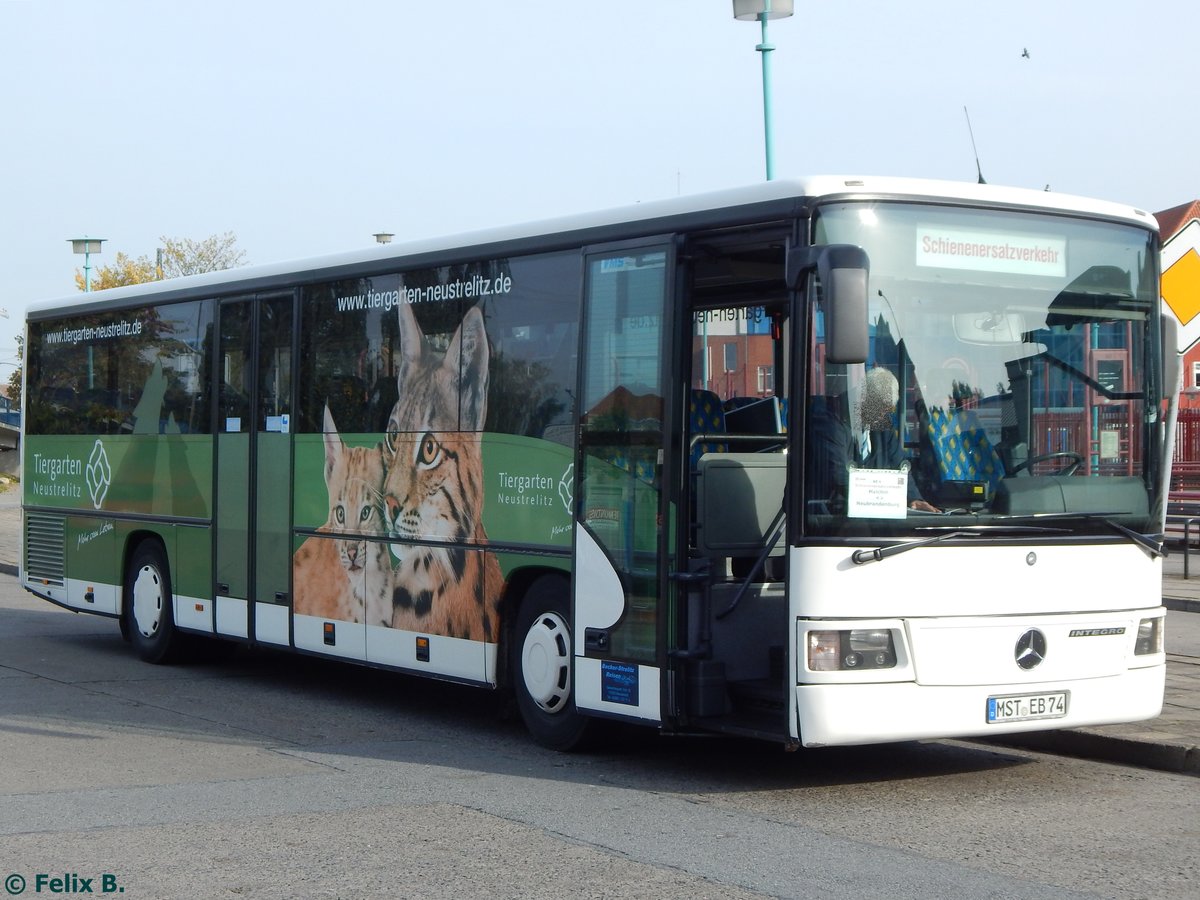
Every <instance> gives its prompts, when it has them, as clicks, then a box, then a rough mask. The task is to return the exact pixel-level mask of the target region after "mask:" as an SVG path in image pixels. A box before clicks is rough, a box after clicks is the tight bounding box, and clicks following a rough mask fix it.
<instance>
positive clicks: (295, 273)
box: [26, 175, 1158, 320]
mask: <svg viewBox="0 0 1200 900" xmlns="http://www.w3.org/2000/svg"><path fill="white" fill-rule="evenodd" d="M830 198H844V199H854V198H864V199H866V198H887V199H905V200H918V201H920V200H925V201H933V200H939V201H950V202H963V203H968V204H976V203H978V204H981V205H994V206H999V207H1009V208H1019V209H1027V210H1032V211H1045V212H1065V213H1068V214H1076V215H1082V216H1088V217H1097V218H1106V219H1113V220H1119V221H1124V222H1126V223H1128V224H1131V225H1138V226H1141V227H1143V228H1147V229H1150V230H1154V231H1157V230H1158V223H1157V221H1156V220H1155V219H1154V217H1153V216H1152V215H1150V214H1149V213H1147V212H1144V211H1142V210H1140V209H1135V208H1133V207H1130V206H1124V205H1121V204H1117V203H1110V202H1107V201H1102V200H1092V199H1088V198H1085V197H1076V196H1072V195H1069V194H1056V193H1052V192H1049V191H1037V190H1030V189H1027V188H1012V187H1002V186H998V185H990V184H975V183H971V182H955V181H935V180H928V179H917V178H895V177H880V176H837V175H820V176H811V177H804V178H793V179H781V180H777V181H767V182H762V183H760V184H754V185H748V186H745V187H739V188H731V189H727V190H722V191H713V192H710V193H704V194H696V195H692V196H685V197H676V198H671V199H667V200H656V201H652V202H647V203H639V204H636V205H633V206H624V207H615V208H611V209H605V210H600V211H595V212H588V213H580V214H575V215H569V216H563V217H560V218H554V219H545V220H541V221H535V222H528V223H524V224H519V225H509V226H502V227H496V228H489V229H484V230H479V231H474V232H466V233H461V234H448V235H442V236H437V237H431V238H423V239H419V240H413V241H406V242H403V243H395V244H384V245H379V246H373V247H369V248H365V249H362V250H352V251H347V252H343V253H339V254H333V255H328V256H320V257H313V258H309V259H302V260H286V261H280V262H275V263H266V264H262V265H253V266H242V267H239V268H234V269H224V270H221V271H217V272H207V273H204V274H201V275H190V276H186V277H181V278H171V279H167V280H165V281H155V282H147V283H144V284H137V285H129V286H126V287H119V288H112V289H109V290H105V291H97V292H95V293H94V294H92V295H90V296H88V297H87V299H86V300H85V299H84V298H83V297H82V296H81V295H80V294H71V295H68V296H66V297H61V298H58V299H56V300H46V301H40V302H37V303H32V304H30V306H29V308H28V311H27V314H26V315H27V318H31V319H35V320H36V319H41V318H47V317H49V315H51V314H52V313H53V314H60V313H62V312H64V311H66V310H72V309H78V310H79V311H81V312H82V311H85V309H86V310H87V311H92V310H97V311H98V310H103V309H106V308H110V307H111V308H117V307H120V306H123V305H125V304H127V303H130V302H135V301H138V300H141V299H143V298H147V299H148V298H151V297H154V296H159V295H162V297H163V299H164V300H166V299H168V298H170V299H176V298H178V299H183V298H185V297H201V296H203V295H205V294H206V293H210V292H211V293H222V294H226V293H229V292H231V291H232V292H241V291H246V292H251V291H256V290H266V289H270V287H271V285H272V283H278V282H280V281H281V280H282V279H284V278H288V277H289V276H290V278H291V279H292V280H295V281H305V282H307V281H319V280H330V279H335V278H338V277H343V273H344V274H345V275H347V276H348V275H350V274H351V271H352V270H360V269H363V268H366V269H370V270H376V269H377V270H378V271H379V272H383V271H387V270H388V268H389V266H388V263H389V262H391V263H393V265H392V267H391V268H395V265H396V264H402V265H403V266H405V267H408V266H413V265H421V264H428V263H427V262H426V260H425V259H424V258H427V257H429V258H431V257H434V256H436V255H438V254H444V253H446V252H448V251H453V250H467V249H474V250H482V249H484V248H489V247H495V248H500V247H514V248H515V247H516V246H517V245H519V244H521V243H523V242H531V243H530V246H529V247H527V248H521V250H522V251H523V252H536V251H537V250H538V249H539V246H538V245H537V244H536V243H533V242H536V241H537V239H538V238H550V237H554V238H555V239H556V240H555V241H553V242H550V241H547V242H543V243H544V244H545V246H544V249H547V250H549V249H555V248H557V247H560V246H569V245H570V244H572V243H575V244H577V243H579V240H580V239H582V240H584V241H585V242H592V243H594V242H599V241H602V240H606V239H609V240H611V239H615V238H616V237H617V235H616V234H610V235H608V236H607V237H606V236H605V234H604V232H606V231H612V229H615V228H617V227H618V226H622V225H637V224H639V223H641V224H644V226H645V227H644V228H635V229H632V230H631V233H630V234H628V235H625V236H629V237H634V236H636V234H654V233H668V232H670V231H672V230H673V227H672V224H671V223H672V221H673V220H688V219H693V220H696V221H698V219H697V217H703V216H704V214H706V213H713V212H716V211H718V210H730V211H736V210H739V209H750V210H761V211H763V212H768V211H770V210H771V209H772V208H773V207H775V208H777V214H779V215H784V214H786V213H787V212H789V211H791V212H799V211H801V210H802V209H803V208H804V207H806V206H808V205H811V204H813V203H815V202H819V201H822V200H827V199H830ZM473 255H476V254H473ZM496 255H502V254H500V253H498V254H496ZM354 274H363V273H362V272H360V271H355V272H354Z"/></svg>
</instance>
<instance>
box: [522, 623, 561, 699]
mask: <svg viewBox="0 0 1200 900" xmlns="http://www.w3.org/2000/svg"><path fill="white" fill-rule="evenodd" d="M521 677H522V678H523V679H524V682H525V690H526V691H528V692H529V696H530V697H531V698H532V699H533V702H534V703H536V704H537V705H538V706H539V707H540V708H541V709H543V710H545V711H546V712H549V713H556V712H559V711H561V710H563V709H565V708H566V707H567V700H568V699H569V698H570V696H571V632H570V630H569V629H568V628H567V623H566V622H564V621H563V620H562V618H561V617H560V616H559V615H557V614H556V613H543V614H542V615H540V616H538V617H537V619H536V620H535V621H534V623H533V624H532V625H531V626H530V627H529V631H528V632H527V633H526V634H525V643H524V644H523V645H522V647H521Z"/></svg>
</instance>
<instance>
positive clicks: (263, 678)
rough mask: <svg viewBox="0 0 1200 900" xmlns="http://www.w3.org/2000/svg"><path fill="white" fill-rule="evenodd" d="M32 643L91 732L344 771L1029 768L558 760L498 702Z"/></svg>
mask: <svg viewBox="0 0 1200 900" xmlns="http://www.w3.org/2000/svg"><path fill="white" fill-rule="evenodd" d="M4 612H5V611H3V610H0V619H2V618H3V613H4ZM50 614H53V611H50ZM36 643H37V645H38V646H37V647H36V648H33V650H34V652H35V653H36V655H37V656H38V657H40V658H41V660H42V662H41V664H40V666H39V667H38V671H32V672H28V673H26V674H28V675H31V676H33V677H44V678H48V679H54V682H55V684H56V685H57V686H59V687H60V688H61V686H62V685H64V684H66V685H71V684H76V685H78V686H79V687H81V688H84V689H86V690H87V691H88V692H91V693H93V694H97V693H98V694H102V695H107V696H109V697H111V698H113V699H114V700H116V701H118V702H116V703H98V704H96V705H95V716H96V724H97V725H100V726H104V725H111V726H124V727H129V728H139V727H146V720H145V717H144V710H143V714H141V715H136V716H134V715H131V716H129V717H128V721H125V722H121V721H114V718H113V717H114V716H120V715H121V710H122V709H123V707H124V706H127V705H128V704H129V703H131V702H133V703H138V704H141V705H143V706H145V707H150V708H152V709H153V710H154V711H155V713H156V718H155V719H154V724H153V727H154V729H156V730H163V731H168V732H174V733H176V734H177V735H178V736H179V737H180V738H183V739H188V740H195V741H198V742H224V743H228V742H230V741H236V742H239V743H245V744H250V745H257V746H261V747H263V748H266V749H270V750H274V751H277V752H281V753H285V754H287V755H291V756H296V757H299V758H311V759H314V760H316V759H320V760H327V759H329V758H330V757H340V758H342V759H344V760H346V761H347V763H348V764H351V765H353V764H355V761H356V760H357V761H358V764H362V765H367V766H376V767H377V766H380V765H384V766H386V765H388V764H420V765H434V766H439V767H443V768H451V769H455V770H458V771H461V772H472V773H485V774H486V773H492V774H503V775H519V776H521V777H531V776H532V777H537V778H545V779H552V780H558V781H565V782H578V783H595V782H596V781H597V780H598V779H599V780H602V781H603V782H604V783H605V784H607V785H610V786H618V787H626V788H629V789H632V790H651V791H660V792H670V793H696V792H715V793H739V792H754V791H777V790H784V789H803V788H823V787H833V786H838V785H862V784H872V783H890V782H898V781H906V780H914V779H924V778H935V779H936V778H944V777H946V776H952V775H960V774H973V773H986V772H993V771H998V770H1005V769H1010V768H1016V767H1021V766H1026V765H1029V764H1030V763H1032V762H1033V761H1034V758H1033V757H1031V756H1029V755H1022V754H1021V753H1020V752H1019V751H1008V750H1006V749H1003V748H998V747H983V746H976V745H966V744H962V743H959V742H954V741H922V742H908V743H900V744H879V745H869V746H862V747H843V748H825V749H819V750H816V749H814V750H806V749H800V750H797V751H795V752H785V750H784V749H783V748H782V747H781V746H780V745H778V744H772V743H765V742H762V741H755V740H748V739H739V738H732V737H724V736H663V735H660V734H659V733H658V732H657V731H655V730H653V729H647V728H637V727H634V726H626V725H620V724H615V723H604V724H605V725H606V726H608V727H606V728H605V729H604V733H603V734H602V736H601V738H600V740H599V741H598V742H597V743H596V745H595V746H593V747H592V748H590V749H589V750H587V751H586V752H578V753H558V752H554V751H550V750H546V749H544V748H541V747H539V746H537V745H535V744H534V743H533V741H532V739H531V738H530V736H529V735H528V733H527V732H526V731H525V728H524V725H523V724H522V722H521V720H520V716H519V715H518V714H517V713H516V709H515V705H514V704H513V703H511V702H510V701H509V700H508V698H507V695H505V694H504V693H501V692H494V691H488V690H481V689H479V688H475V687H470V686H465V685H459V684H453V683H448V682H442V681H435V680H431V679H427V678H422V677H419V676H414V675H406V674H403V673H397V672H393V671H386V670H379V669H369V668H364V667H362V666H354V665H346V664H344V663H339V662H336V661H330V660H326V659H322V658H320V657H314V656H303V655H297V654H293V653H289V652H284V651H277V650H272V649H266V648H261V647H259V648H246V647H242V646H236V645H232V644H225V643H223V642H217V641H201V642H198V644H197V649H196V650H195V651H193V652H192V653H191V654H190V655H189V658H188V659H187V660H186V661H184V662H182V663H181V664H179V665H175V666H150V665H147V664H145V663H142V662H140V661H139V660H137V659H136V658H135V657H134V655H133V653H132V651H131V650H130V648H129V646H128V645H127V644H125V642H124V641H122V640H121V637H120V635H119V634H118V633H117V629H116V625H115V623H114V624H113V625H112V632H111V634H105V633H102V632H89V633H81V634H72V633H61V634H54V633H47V632H46V631H45V630H43V631H42V633H41V635H40V636H39V637H38V638H37V639H36ZM0 664H3V660H0ZM64 712H65V710H64ZM78 716H79V709H78V708H77V707H73V708H72V709H71V711H70V720H69V721H70V723H71V724H74V725H78V724H79V720H78ZM39 718H41V719H42V720H43V721H44V722H45V723H46V725H47V726H52V725H53V721H54V718H55V711H54V709H53V708H52V707H43V708H42V709H40V710H39ZM64 724H65V723H64Z"/></svg>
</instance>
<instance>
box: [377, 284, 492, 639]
mask: <svg viewBox="0 0 1200 900" xmlns="http://www.w3.org/2000/svg"><path fill="white" fill-rule="evenodd" d="M398 310H399V316H400V352H401V361H400V368H399V373H398V376H397V386H398V388H399V396H400V399H399V400H398V401H397V402H396V405H395V407H394V408H393V409H392V414H391V417H390V418H389V420H388V434H387V438H386V449H385V450H384V463H385V469H386V477H385V480H384V484H383V504H382V508H383V513H384V528H385V530H386V532H387V534H388V535H389V536H390V537H392V538H396V539H398V541H397V542H396V543H393V544H391V545H390V546H391V553H392V555H393V556H394V557H395V558H396V563H395V565H394V570H393V573H392V576H393V581H392V587H393V592H392V605H393V616H392V619H391V624H392V626H393V627H395V628H404V629H409V630H414V631H426V632H430V633H433V634H444V635H449V636H452V637H460V638H469V639H471V640H477V641H489V642H494V641H495V640H496V639H497V636H498V628H499V614H498V611H497V604H498V602H499V599H500V593H501V590H502V586H503V579H502V576H501V573H500V566H499V563H498V562H497V561H496V559H495V557H493V556H492V555H491V554H489V553H487V552H483V551H481V550H476V549H467V548H466V546H465V545H473V546H475V547H480V546H481V545H485V544H486V543H487V535H486V534H485V533H484V529H483V521H482V517H483V460H482V458H481V455H480V446H479V432H481V431H482V430H483V424H484V420H485V419H486V417H487V388H488V362H489V350H488V342H487V334H486V333H485V331H484V322H483V313H482V312H481V311H480V310H479V308H478V307H473V308H472V309H471V310H470V311H469V312H468V313H467V314H466V316H465V317H464V318H463V321H462V324H461V325H460V326H459V328H458V330H457V331H456V332H455V333H454V337H453V338H452V339H451V341H450V345H449V347H448V348H447V350H446V353H445V355H444V356H442V355H440V354H437V353H436V352H434V351H433V350H432V349H431V348H430V347H428V346H427V343H426V340H425V335H424V333H423V332H422V331H421V328H420V326H419V325H418V324H417V320H416V318H415V317H414V315H413V312H412V309H411V307H409V306H408V305H407V304H403V303H402V304H400V305H399V306H398ZM410 541H420V542H422V543H419V544H413V543H409V542H410ZM429 542H445V543H446V544H448V545H450V546H445V547H439V546H436V545H433V544H431V543H429Z"/></svg>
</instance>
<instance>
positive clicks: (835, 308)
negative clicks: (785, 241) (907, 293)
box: [786, 244, 871, 364]
mask: <svg viewBox="0 0 1200 900" xmlns="http://www.w3.org/2000/svg"><path fill="white" fill-rule="evenodd" d="M814 269H815V270H816V272H817V278H818V279H819V280H820V282H821V295H822V298H823V300H824V307H825V358H826V361H828V362H831V363H846V364H854V363H863V362H866V361H867V351H868V347H869V344H870V340H869V332H868V327H867V293H868V291H867V282H868V276H869V274H870V271H871V261H870V259H869V258H868V257H867V251H866V250H864V249H863V248H862V247H859V246H856V245H854V244H826V245H823V246H815V247H797V248H789V249H788V254H787V266H786V270H787V273H786V275H787V283H788V287H789V288H792V289H795V288H798V287H799V285H800V280H801V279H802V278H803V277H804V276H805V275H806V274H807V273H808V272H811V271H812V270H814Z"/></svg>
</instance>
